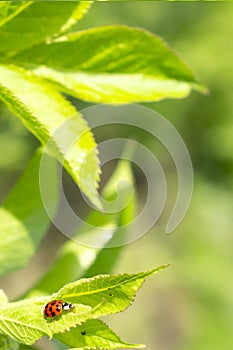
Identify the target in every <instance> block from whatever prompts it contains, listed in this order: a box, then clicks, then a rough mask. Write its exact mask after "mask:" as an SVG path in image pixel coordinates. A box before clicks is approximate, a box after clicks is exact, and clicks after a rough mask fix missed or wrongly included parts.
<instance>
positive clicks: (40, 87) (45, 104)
mask: <svg viewBox="0 0 233 350" xmlns="http://www.w3.org/2000/svg"><path fill="white" fill-rule="evenodd" d="M0 99H2V101H3V102H5V103H6V105H7V106H8V108H9V109H10V110H11V111H12V112H13V113H14V114H15V115H17V116H18V117H19V118H20V119H21V120H22V122H23V123H24V124H25V126H26V127H27V128H28V129H29V130H30V131H31V132H32V133H33V134H34V135H35V136H36V137H37V138H38V139H39V140H40V141H41V143H42V144H46V143H48V144H49V146H50V149H49V151H50V152H52V154H53V155H54V156H56V157H57V158H58V159H59V160H60V161H61V162H63V161H64V166H65V168H66V170H67V171H68V172H69V174H70V175H71V176H72V177H73V179H74V180H75V182H76V183H77V184H78V185H79V187H80V189H81V190H82V191H83V192H84V193H85V194H86V196H87V197H88V198H89V199H90V200H91V201H92V203H93V204H94V205H96V207H99V208H101V203H100V200H99V197H98V193H97V190H96V188H97V186H98V180H99V173H100V169H99V161H98V158H97V150H96V143H95V141H94V139H93V136H92V133H91V131H90V129H89V128H88V126H87V123H86V122H85V120H84V119H83V118H82V116H81V115H80V114H79V113H78V112H77V111H76V109H75V108H74V107H73V106H72V105H71V104H70V103H69V102H68V101H67V100H65V99H64V98H63V96H62V95H60V94H59V93H58V92H56V91H55V90H54V89H53V87H52V86H51V85H50V84H48V83H46V82H45V81H43V80H41V79H38V78H37V77H35V76H34V75H33V74H31V73H29V72H28V71H25V70H23V69H19V68H18V67H13V66H4V65H0ZM69 117H72V118H70V119H69V120H68V118H69ZM64 122H65V123H64ZM55 132H56V133H55ZM49 141H50V142H49ZM74 141H76V142H75V143H74V144H73V142H74ZM51 146H52V147H51ZM71 146H72V147H71ZM69 147H71V149H69ZM57 148H58V150H57ZM67 151H69V152H68V153H67V154H66V152H67ZM54 152H55V153H54Z"/></svg>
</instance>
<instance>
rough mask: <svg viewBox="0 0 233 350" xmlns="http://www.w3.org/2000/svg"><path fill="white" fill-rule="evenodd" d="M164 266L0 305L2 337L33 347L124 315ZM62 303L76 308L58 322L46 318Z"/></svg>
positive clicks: (83, 281) (99, 278)
mask: <svg viewBox="0 0 233 350" xmlns="http://www.w3.org/2000/svg"><path fill="white" fill-rule="evenodd" d="M167 266H168V265H163V266H160V267H158V268H155V269H153V270H150V271H147V272H141V273H137V274H123V275H99V276H95V277H93V278H89V279H81V280H79V281H76V282H73V283H69V284H67V285H66V286H64V287H63V288H61V289H60V290H59V291H58V292H57V293H54V294H52V295H50V296H48V297H37V298H28V299H25V300H22V301H18V302H13V303H6V304H2V305H0V333H2V334H4V335H7V336H10V337H11V338H13V339H15V340H17V341H19V342H20V343H23V344H26V345H31V344H33V343H34V342H35V341H36V340H38V339H40V338H41V337H42V336H44V335H46V334H47V335H49V336H50V337H52V335H53V334H56V333H61V332H64V331H67V330H69V329H70V328H71V327H75V326H77V325H80V324H81V323H83V322H85V321H87V320H90V319H94V318H97V317H98V316H104V315H107V314H111V313H116V312H119V311H124V310H125V309H126V308H127V307H128V306H129V305H130V304H131V303H132V302H133V301H134V295H135V293H136V292H137V291H138V289H139V288H140V287H141V285H142V283H143V282H144V280H145V279H146V278H147V277H149V276H151V275H154V274H155V273H157V272H158V271H160V270H162V269H164V268H166V267H167ZM53 299H62V300H65V301H67V302H71V303H73V304H74V306H75V308H74V309H72V310H70V312H66V311H63V313H62V314H61V315H60V316H59V317H58V318H56V319H46V318H44V316H43V310H44V307H45V305H46V304H47V303H48V302H49V301H51V300H53Z"/></svg>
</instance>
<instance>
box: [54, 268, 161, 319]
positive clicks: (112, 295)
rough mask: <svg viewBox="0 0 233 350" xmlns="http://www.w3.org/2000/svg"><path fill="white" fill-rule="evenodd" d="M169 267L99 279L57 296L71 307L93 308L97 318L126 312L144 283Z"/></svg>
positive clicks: (70, 287)
mask: <svg viewBox="0 0 233 350" xmlns="http://www.w3.org/2000/svg"><path fill="white" fill-rule="evenodd" d="M166 267H168V265H162V266H159V267H157V268H155V269H153V270H150V271H146V272H140V273H136V274H122V275H98V276H95V277H92V278H84V279H81V280H79V281H76V282H72V283H69V284H67V285H66V286H65V287H63V288H62V289H60V290H59V291H58V292H57V293H55V294H54V295H53V298H55V299H64V300H66V301H69V302H71V303H78V304H83V305H89V306H91V307H92V309H93V315H94V316H95V317H99V316H104V315H108V314H112V313H116V312H120V311H124V310H125V309H126V308H127V307H128V306H130V305H131V303H132V302H133V299H134V295H135V293H136V292H137V291H138V290H139V289H140V287H141V286H142V283H143V282H144V280H145V279H146V278H147V277H149V276H151V275H154V274H156V273H157V272H159V271H160V270H162V269H164V268H166Z"/></svg>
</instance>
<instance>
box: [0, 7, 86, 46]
mask: <svg viewBox="0 0 233 350" xmlns="http://www.w3.org/2000/svg"><path fill="white" fill-rule="evenodd" d="M1 3H2V2H1ZM89 5H90V4H89V2H87V4H85V3H84V4H83V2H82V1H64V2H62V1H16V2H14V1H3V4H1V7H0V10H2V11H3V15H2V17H1V18H0V20H1V21H0V52H6V51H11V50H13V51H14V52H15V51H16V50H19V49H23V48H28V47H30V46H33V45H36V44H38V43H40V42H43V41H44V40H45V39H46V38H48V37H50V36H51V35H53V34H57V33H58V32H59V30H60V29H62V30H64V29H65V30H67V29H68V28H69V27H70V26H71V25H73V24H74V23H75V22H76V21H77V20H78V19H80V18H81V17H82V15H84V14H85V11H84V10H85V8H86V9H87V8H88V6H89ZM48 24H49V25H48Z"/></svg>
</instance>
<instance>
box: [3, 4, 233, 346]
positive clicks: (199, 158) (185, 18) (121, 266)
mask: <svg viewBox="0 0 233 350" xmlns="http://www.w3.org/2000/svg"><path fill="white" fill-rule="evenodd" d="M232 23H233V3H230V2H229V3H227V2H194V3H192V2H189V3H184V2H168V3H166V2H150V1H143V2H140V1H138V2H114V3H113V2H112V3H108V2H99V3H95V4H94V5H93V7H92V9H91V10H90V12H89V14H88V15H87V16H86V17H85V18H84V19H83V20H81V22H80V23H79V24H78V25H77V29H80V28H81V29H83V28H87V27H92V26H96V25H105V24H128V25H131V26H140V27H143V28H146V29H148V30H150V31H152V32H153V33H156V34H158V35H159V36H161V37H162V38H163V39H164V40H165V41H166V42H167V43H169V45H170V47H171V48H172V49H174V51H176V52H177V53H179V55H180V56H181V57H182V58H183V59H184V60H185V61H186V62H187V64H188V65H189V66H191V67H192V68H193V69H194V70H195V71H196V73H197V75H198V76H199V78H200V79H201V80H202V81H203V82H204V83H205V84H206V85H207V87H208V88H209V94H208V95H206V96H205V95H200V94H198V93H195V92H194V93H192V94H191V96H189V97H188V98H186V99H182V100H165V101H161V102H159V103H150V104H148V105H147V106H148V107H149V108H153V109H154V110H156V111H158V112H159V113H160V114H162V115H163V116H165V117H166V118H167V119H168V120H169V121H170V122H171V123H172V124H173V125H174V126H175V127H176V128H177V130H178V131H179V133H180V135H181V136H182V138H183V140H184V141H185V143H186V145H187V147H188V149H189V152H190V155H191V158H192V162H193V167H194V175H195V182H194V191H193V198H192V202H191V205H190V208H189V210H188V213H187V214H186V216H185V218H184V220H183V222H182V223H181V224H180V226H179V227H178V228H177V229H176V230H175V231H174V232H173V233H172V234H170V235H167V234H165V233H164V232H165V225H166V220H167V218H168V214H166V213H165V214H163V215H162V217H161V219H160V221H159V223H158V225H156V227H155V228H154V229H152V230H151V231H150V232H148V233H147V234H146V235H145V236H144V237H143V238H141V239H139V240H138V241H136V242H134V243H132V244H130V245H128V246H126V247H125V248H124V250H123V251H122V254H121V257H120V259H119V261H118V263H117V265H116V266H115V269H114V272H117V273H118V272H137V271H141V270H146V269H149V268H152V267H154V266H156V265H159V264H161V263H166V262H171V263H172V266H171V267H170V268H169V269H168V270H166V271H164V272H161V273H160V274H159V275H158V276H156V277H154V278H152V279H150V280H148V281H147V282H146V284H145V285H144V287H143V289H142V291H141V292H140V293H139V295H138V296H137V299H136V303H135V304H134V305H133V307H131V308H130V309H129V310H128V311H127V312H126V313H125V314H122V315H117V316H114V317H111V318H109V319H108V322H109V323H110V324H111V325H112V327H113V329H115V330H116V331H117V332H118V334H120V335H121V336H122V338H124V339H126V340H129V341H138V342H142V343H145V344H147V349H148V350H153V349H159V350H178V349H179V350H186V349H188V350H219V349H224V350H228V349H229V350H230V349H232V344H233V322H232V319H233V275H232V268H233V249H232V247H233V220H232V217H233V176H232V175H233V99H232V87H233V69H232V62H233V50H232V38H233V24H232ZM72 102H74V103H75V104H76V105H77V107H78V108H79V109H81V108H83V107H85V106H88V104H84V103H82V102H81V101H74V100H72ZM0 125H1V129H0V132H1V138H0V146H1V152H0V173H1V177H0V193H1V198H0V199H1V200H3V199H4V197H5V196H6V194H7V192H8V191H9V190H10V188H11V186H12V184H13V183H14V181H15V180H16V178H17V177H18V176H19V174H20V173H21V171H22V170H23V169H24V167H25V166H26V164H27V163H28V161H29V159H30V158H31V156H32V154H33V151H34V149H35V148H36V147H37V146H38V142H37V141H36V140H35V138H34V137H33V136H32V135H30V134H29V133H28V132H27V131H26V129H25V128H24V127H23V126H22V125H21V123H20V122H19V121H18V120H17V118H15V117H14V116H12V115H11V114H10V112H8V111H7V110H6V109H5V107H4V106H3V105H2V104H1V105H0ZM134 132H135V131H134ZM111 133H112V136H119V135H124V136H125V137H127V135H128V136H129V137H131V135H132V131H131V130H127V129H125V128H122V129H120V128H118V129H115V128H114V130H112V129H111V130H108V131H107V134H108V138H110V137H111ZM105 135H106V131H103V132H102V134H101V130H100V131H99V134H98V135H97V139H98V140H101V139H104V138H105ZM137 136H138V138H137V139H139V140H140V135H137ZM147 142H151V147H152V148H153V151H154V152H155V154H156V153H157V152H158V154H159V157H160V159H161V162H162V163H165V164H167V161H168V159H169V158H168V155H167V154H166V152H165V151H164V150H163V149H162V148H161V146H160V145H159V143H158V142H154V140H150V139H149V138H147ZM163 157H164V158H163ZM168 168H169V167H168ZM135 176H136V180H137V185H138V189H139V200H140V199H142V201H143V200H144V194H145V191H146V184H145V179H144V177H143V176H142V174H141V173H140V172H138V171H137V169H136V168H135ZM103 177H106V175H105V173H104V174H103ZM176 179H177V174H176V172H175V169H174V167H171V168H169V171H168V183H169V184H170V186H169V188H170V190H171V192H172V191H173V188H172V186H173V183H175V182H176ZM173 199H174V198H173V197H172V196H171V199H170V200H171V203H169V202H168V203H167V204H166V207H167V208H169V207H170V206H172V200H173ZM139 205H140V203H139ZM54 235H55V234H54ZM58 235H59V234H58V233H56V237H57V236H58ZM60 240H62V238H60ZM46 242H47V243H46V244H49V243H48V242H50V241H46ZM44 246H45V243H44ZM41 253H42V254H43V249H41ZM40 259H41V257H40V256H39V257H37V260H38V261H40ZM38 265H39V264H36V263H35V260H34V263H32V266H30V268H29V269H26V270H24V271H21V272H20V273H19V274H16V273H14V274H12V275H11V276H10V277H8V278H5V279H3V280H2V283H1V287H3V288H4V289H5V290H6V291H7V293H9V294H11V295H10V296H11V297H12V298H13V297H14V296H15V294H14V292H13V288H14V283H16V284H15V285H17V283H20V282H19V281H20V279H21V278H24V279H26V278H28V279H30V276H31V275H34V276H37V271H36V269H37V268H38ZM33 269H34V270H33ZM46 348H47V349H48V347H46ZM51 349H52V347H51Z"/></svg>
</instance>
